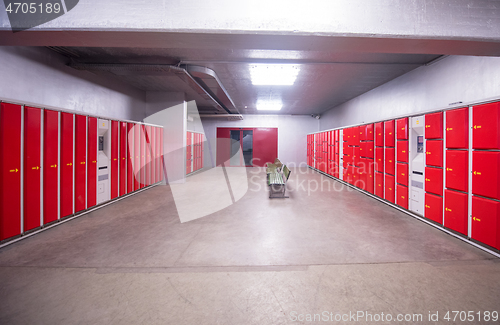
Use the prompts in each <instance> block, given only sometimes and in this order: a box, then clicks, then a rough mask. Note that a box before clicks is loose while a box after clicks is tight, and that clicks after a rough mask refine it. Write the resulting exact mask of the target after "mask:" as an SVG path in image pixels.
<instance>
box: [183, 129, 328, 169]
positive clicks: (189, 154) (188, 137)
mask: <svg viewBox="0 0 500 325" xmlns="http://www.w3.org/2000/svg"><path fill="white" fill-rule="evenodd" d="M322 141H323V137H322V136H321V135H320V142H322ZM191 142H192V140H191V132H187V134H186V175H187V174H189V173H191V162H192V159H193V154H192V148H191Z"/></svg>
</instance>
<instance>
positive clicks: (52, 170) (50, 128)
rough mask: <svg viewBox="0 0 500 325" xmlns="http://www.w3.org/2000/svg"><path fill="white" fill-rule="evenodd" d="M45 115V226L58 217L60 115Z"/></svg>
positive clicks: (50, 112) (47, 112)
mask: <svg viewBox="0 0 500 325" xmlns="http://www.w3.org/2000/svg"><path fill="white" fill-rule="evenodd" d="M43 113H44V115H43V224H47V223H49V222H52V221H56V220H57V217H58V214H57V210H58V208H57V201H58V200H57V196H58V192H57V184H58V182H59V179H58V172H57V170H58V163H59V162H58V161H59V113H58V112H55V111H50V110H44V112H43ZM59 167H60V166H59Z"/></svg>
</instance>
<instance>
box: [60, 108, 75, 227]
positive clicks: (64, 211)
mask: <svg viewBox="0 0 500 325" xmlns="http://www.w3.org/2000/svg"><path fill="white" fill-rule="evenodd" d="M73 130H74V127H73V114H70V113H61V185H60V190H61V191H60V199H61V201H60V205H61V218H63V217H66V216H69V215H71V214H73Z"/></svg>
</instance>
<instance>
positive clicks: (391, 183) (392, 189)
mask: <svg viewBox="0 0 500 325" xmlns="http://www.w3.org/2000/svg"><path fill="white" fill-rule="evenodd" d="M395 193H396V182H395V178H394V176H392V175H387V174H386V175H385V199H386V200H387V201H389V202H392V203H396V200H395V199H396V197H395Z"/></svg>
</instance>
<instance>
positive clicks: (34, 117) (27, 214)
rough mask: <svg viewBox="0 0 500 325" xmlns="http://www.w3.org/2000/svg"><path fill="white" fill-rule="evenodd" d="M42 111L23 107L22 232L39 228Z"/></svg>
mask: <svg viewBox="0 0 500 325" xmlns="http://www.w3.org/2000/svg"><path fill="white" fill-rule="evenodd" d="M41 131H42V110H41V109H39V108H35V107H24V201H23V202H24V231H27V230H31V229H34V228H37V227H40V226H41V224H40V212H41V211H40V173H41V169H42V164H41V159H40V157H41V144H40V137H41Z"/></svg>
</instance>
